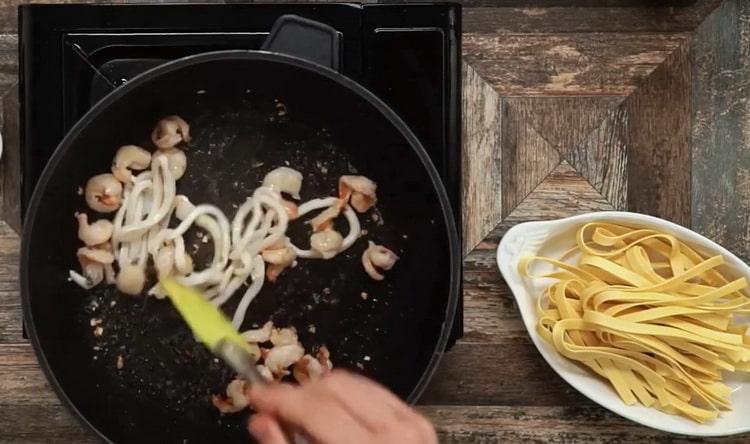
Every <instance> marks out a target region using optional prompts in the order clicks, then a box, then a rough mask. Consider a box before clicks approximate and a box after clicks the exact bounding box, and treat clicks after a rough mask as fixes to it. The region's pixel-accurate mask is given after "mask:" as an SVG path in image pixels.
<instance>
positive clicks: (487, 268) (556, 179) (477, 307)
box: [462, 161, 613, 362]
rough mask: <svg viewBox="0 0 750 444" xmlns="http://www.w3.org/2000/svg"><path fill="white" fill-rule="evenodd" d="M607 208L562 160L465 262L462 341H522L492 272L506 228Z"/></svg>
mask: <svg viewBox="0 0 750 444" xmlns="http://www.w3.org/2000/svg"><path fill="white" fill-rule="evenodd" d="M612 209H613V208H612V205H611V204H610V203H609V202H607V200H606V199H605V198H604V197H602V196H601V195H600V194H599V193H598V192H597V191H596V190H595V189H594V188H593V187H592V186H591V184H590V183H589V182H588V181H587V180H586V179H584V178H583V177H581V176H580V175H579V174H578V173H577V172H576V171H575V170H573V168H572V167H571V166H570V165H569V164H568V163H567V162H565V161H563V162H561V163H560V165H558V166H557V167H556V168H555V169H554V170H553V171H552V172H551V173H550V174H549V175H548V176H547V177H546V178H545V179H544V181H542V183H541V184H539V186H537V187H536V189H535V190H534V191H533V192H532V193H531V194H529V195H528V196H527V197H526V199H524V200H523V202H521V203H520V205H518V206H517V207H516V208H515V210H513V212H511V213H510V214H509V215H508V216H507V217H506V218H505V219H504V220H503V222H501V223H500V224H499V225H497V226H496V227H495V229H494V230H492V232H491V233H490V234H489V235H488V236H487V237H486V238H485V239H484V240H483V241H482V242H481V243H480V244H479V245H477V247H476V248H475V249H474V251H472V252H471V254H469V255H468V256H467V257H466V259H465V260H464V337H463V340H462V343H478V344H486V343H496V342H498V341H507V340H508V339H509V338H513V339H516V338H526V337H527V333H526V330H525V327H524V326H523V323H522V321H521V318H520V315H519V313H518V308H517V306H516V303H515V300H514V298H513V294H512V293H511V291H510V289H509V288H508V286H507V285H506V284H505V282H504V281H503V279H502V276H501V275H500V273H498V272H497V264H496V257H495V250H496V249H497V244H498V243H499V242H500V239H501V238H502V236H503V235H504V234H505V232H506V231H507V230H508V229H510V228H511V227H512V226H513V225H515V224H518V223H521V222H527V221H531V220H549V219H556V218H560V217H568V216H574V215H576V214H581V213H584V212H588V211H606V210H612ZM471 362H475V361H471Z"/></svg>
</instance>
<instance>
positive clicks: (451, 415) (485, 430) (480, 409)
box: [420, 404, 750, 444]
mask: <svg viewBox="0 0 750 444" xmlns="http://www.w3.org/2000/svg"><path fill="white" fill-rule="evenodd" d="M420 410H421V411H422V412H423V413H424V414H425V415H427V417H429V418H430V419H432V421H433V422H434V423H435V424H437V430H438V435H439V437H440V442H441V443H444V444H452V443H554V444H573V443H576V444H577V443H581V444H622V443H630V442H632V443H640V444H646V443H649V444H650V443H670V444H687V443H722V444H740V443H747V440H748V438H750V436H748V435H740V436H734V437H728V438H714V439H701V438H690V437H687V436H677V435H671V434H668V433H664V432H658V431H656V430H651V429H647V428H645V427H641V426H638V425H637V424H634V423H632V422H630V421H628V420H626V419H623V418H620V417H618V416H617V415H615V414H614V413H611V412H608V411H606V410H604V409H601V408H598V407H593V406H589V405H578V404H573V405H566V406H558V407H537V406H521V405H519V406H426V407H420Z"/></svg>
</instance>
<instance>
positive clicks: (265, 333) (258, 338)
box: [241, 321, 273, 344]
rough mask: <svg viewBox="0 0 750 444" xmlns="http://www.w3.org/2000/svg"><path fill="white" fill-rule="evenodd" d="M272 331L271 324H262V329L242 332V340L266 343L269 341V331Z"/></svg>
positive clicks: (269, 322)
mask: <svg viewBox="0 0 750 444" xmlns="http://www.w3.org/2000/svg"><path fill="white" fill-rule="evenodd" d="M272 330H273V322H271V321H268V322H266V323H265V324H263V327H261V328H256V329H255V330H247V331H244V332H242V335H241V336H242V339H244V340H245V341H247V342H253V343H256V344H260V343H261V342H268V341H269V340H270V339H271V331H272Z"/></svg>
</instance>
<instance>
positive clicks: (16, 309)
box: [0, 221, 24, 344]
mask: <svg viewBox="0 0 750 444" xmlns="http://www.w3.org/2000/svg"><path fill="white" fill-rule="evenodd" d="M20 244H21V241H20V239H19V238H18V235H17V234H16V233H15V232H14V231H13V230H12V229H11V228H10V227H9V226H8V224H6V223H5V222H2V221H0V344H8V343H17V342H22V341H24V339H23V337H22V333H21V331H22V330H21V328H22V327H21V325H22V322H21V294H20V289H19V283H18V277H19V276H18V261H19V251H20V247H21V245H20Z"/></svg>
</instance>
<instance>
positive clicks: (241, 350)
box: [160, 278, 308, 444]
mask: <svg viewBox="0 0 750 444" xmlns="http://www.w3.org/2000/svg"><path fill="white" fill-rule="evenodd" d="M160 284H161V285H162V286H163V287H164V290H165V291H166V292H167V296H168V297H169V299H170V300H171V301H172V304H173V305H174V306H175V308H176V309H177V311H179V312H180V314H181V315H182V319H184V320H185V322H186V323H187V324H188V326H189V327H190V330H192V332H193V333H194V334H195V336H196V338H197V339H198V340H200V341H201V342H203V344H204V345H205V346H206V347H208V349H209V350H211V352H212V353H213V354H215V355H216V356H219V357H220V358H221V359H222V360H223V361H224V362H226V363H227V364H228V365H229V366H230V367H232V369H233V370H234V371H236V372H237V374H238V375H239V376H240V377H241V378H243V379H245V380H246V381H248V382H249V383H250V384H254V385H264V384H267V382H266V380H265V379H263V376H261V374H260V372H259V371H258V369H257V367H255V361H257V360H258V355H257V353H259V352H260V350H258V348H257V346H256V347H255V350H253V349H252V348H251V347H250V345H249V344H248V343H247V342H246V341H245V340H244V339H242V336H240V333H239V332H238V331H237V329H235V328H234V326H233V325H232V323H231V322H230V321H229V319H228V318H227V317H226V316H225V315H224V313H222V312H221V310H219V309H218V308H217V307H216V306H215V305H213V304H212V303H210V302H208V300H207V299H206V298H205V297H203V295H201V294H200V293H199V292H198V291H196V290H194V289H192V288H188V287H185V286H183V285H180V284H178V283H177V282H176V281H174V280H173V279H169V278H167V279H162V280H160ZM285 433H286V435H287V436H288V437H290V442H294V443H297V444H303V443H307V442H308V441H307V440H306V439H305V438H304V437H302V435H300V434H299V433H296V432H292V431H286V432H285Z"/></svg>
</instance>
